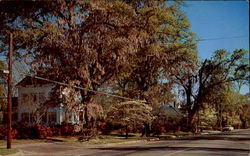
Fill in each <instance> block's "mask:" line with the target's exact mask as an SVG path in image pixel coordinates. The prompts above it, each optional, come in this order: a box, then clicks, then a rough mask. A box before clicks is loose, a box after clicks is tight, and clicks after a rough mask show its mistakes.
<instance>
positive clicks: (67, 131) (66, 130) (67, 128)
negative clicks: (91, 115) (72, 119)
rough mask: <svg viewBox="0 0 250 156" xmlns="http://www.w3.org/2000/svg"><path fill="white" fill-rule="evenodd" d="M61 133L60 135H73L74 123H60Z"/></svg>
mask: <svg viewBox="0 0 250 156" xmlns="http://www.w3.org/2000/svg"><path fill="white" fill-rule="evenodd" d="M61 134H62V135H73V134H74V125H72V124H64V125H61Z"/></svg>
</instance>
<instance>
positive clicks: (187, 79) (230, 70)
mask: <svg viewBox="0 0 250 156" xmlns="http://www.w3.org/2000/svg"><path fill="white" fill-rule="evenodd" d="M246 55H247V51H246V50H244V49H237V50H235V51H233V53H230V52H227V51H226V50H217V51H215V53H214V56H213V57H212V58H211V59H210V60H209V59H206V60H205V61H204V62H202V63H201V65H200V67H199V68H198V69H197V70H194V71H193V72H187V74H182V73H183V72H182V71H180V72H175V73H174V74H173V75H174V78H175V80H176V82H177V83H178V84H180V85H181V86H182V87H183V88H184V90H185V91H186V99H187V101H186V108H187V112H188V120H189V123H188V126H189V129H194V127H195V123H196V116H197V114H198V112H199V110H200V109H201V108H202V107H203V105H204V103H208V102H209V101H210V102H211V101H213V100H214V99H215V98H216V97H217V96H216V95H217V94H219V90H220V88H221V87H223V85H225V84H227V83H234V82H235V81H239V80H240V81H243V82H244V81H247V80H248V77H249V75H247V71H249V66H248V64H246V63H244V62H242V61H241V60H242V59H244V58H245V57H246ZM184 70H185V69H184ZM190 73H191V74H190ZM239 73H240V74H239Z"/></svg>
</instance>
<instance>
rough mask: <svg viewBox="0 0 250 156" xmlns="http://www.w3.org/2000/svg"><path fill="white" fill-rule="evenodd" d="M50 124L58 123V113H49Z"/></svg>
mask: <svg viewBox="0 0 250 156" xmlns="http://www.w3.org/2000/svg"><path fill="white" fill-rule="evenodd" d="M49 123H50V124H55V123H56V112H49Z"/></svg>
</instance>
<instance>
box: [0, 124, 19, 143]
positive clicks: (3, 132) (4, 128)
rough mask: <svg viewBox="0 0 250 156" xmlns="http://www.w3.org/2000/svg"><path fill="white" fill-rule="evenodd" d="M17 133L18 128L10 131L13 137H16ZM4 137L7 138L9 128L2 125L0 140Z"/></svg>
mask: <svg viewBox="0 0 250 156" xmlns="http://www.w3.org/2000/svg"><path fill="white" fill-rule="evenodd" d="M16 134H17V130H16V129H13V128H12V129H11V133H10V137H11V139H13V138H15V136H16ZM2 139H5V140H6V139H7V128H6V127H0V140H2Z"/></svg>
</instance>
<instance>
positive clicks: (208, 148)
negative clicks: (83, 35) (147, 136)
mask: <svg viewBox="0 0 250 156" xmlns="http://www.w3.org/2000/svg"><path fill="white" fill-rule="evenodd" d="M189 148H190V150H191V151H213V152H215V151H220V152H248V151H249V150H248V149H238V148H219V147H185V146H180V147H171V146H156V147H155V146H151V147H148V146H147V147H109V148H95V149H98V150H105V151H107V150H112V151H136V152H142V151H154V150H156V151H157V150H168V151H175V150H178V151H179V150H187V149H189Z"/></svg>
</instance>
